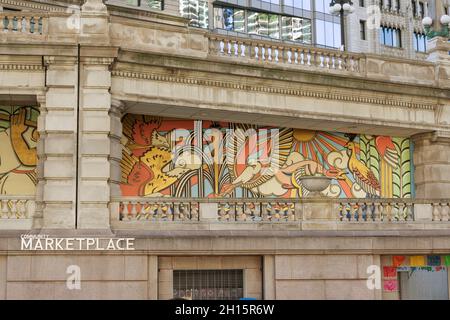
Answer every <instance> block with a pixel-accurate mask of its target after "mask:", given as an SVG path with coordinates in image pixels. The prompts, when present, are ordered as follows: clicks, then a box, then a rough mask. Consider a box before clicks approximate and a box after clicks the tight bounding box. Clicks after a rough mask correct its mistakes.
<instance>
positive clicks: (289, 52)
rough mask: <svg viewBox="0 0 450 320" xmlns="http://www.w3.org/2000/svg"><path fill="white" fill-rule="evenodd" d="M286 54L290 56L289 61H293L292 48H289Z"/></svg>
mask: <svg viewBox="0 0 450 320" xmlns="http://www.w3.org/2000/svg"><path fill="white" fill-rule="evenodd" d="M286 54H287V57H288V63H292V52H291V50H290V49H288V50H287V52H286Z"/></svg>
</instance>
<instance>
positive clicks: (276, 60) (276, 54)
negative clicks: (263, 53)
mask: <svg viewBox="0 0 450 320" xmlns="http://www.w3.org/2000/svg"><path fill="white" fill-rule="evenodd" d="M279 54H280V52H279V51H278V48H275V62H278V61H279V59H278V57H279Z"/></svg>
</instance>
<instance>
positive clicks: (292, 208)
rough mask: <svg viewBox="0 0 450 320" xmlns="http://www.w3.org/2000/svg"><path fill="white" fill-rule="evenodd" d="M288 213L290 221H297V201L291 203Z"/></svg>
mask: <svg viewBox="0 0 450 320" xmlns="http://www.w3.org/2000/svg"><path fill="white" fill-rule="evenodd" d="M288 214H289V217H288V218H289V220H290V221H295V203H293V202H292V203H291V204H289V209H288Z"/></svg>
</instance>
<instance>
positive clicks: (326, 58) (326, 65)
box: [325, 55, 330, 69]
mask: <svg viewBox="0 0 450 320" xmlns="http://www.w3.org/2000/svg"><path fill="white" fill-rule="evenodd" d="M325 67H326V68H327V69H330V57H329V56H328V55H326V57H325Z"/></svg>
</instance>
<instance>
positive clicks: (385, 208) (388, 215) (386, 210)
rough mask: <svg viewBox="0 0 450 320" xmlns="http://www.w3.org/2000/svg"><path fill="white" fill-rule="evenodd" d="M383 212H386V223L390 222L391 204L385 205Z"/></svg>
mask: <svg viewBox="0 0 450 320" xmlns="http://www.w3.org/2000/svg"><path fill="white" fill-rule="evenodd" d="M384 211H385V212H386V220H387V221H388V222H392V218H393V217H392V205H391V203H389V202H388V203H386V205H385V207H384Z"/></svg>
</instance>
